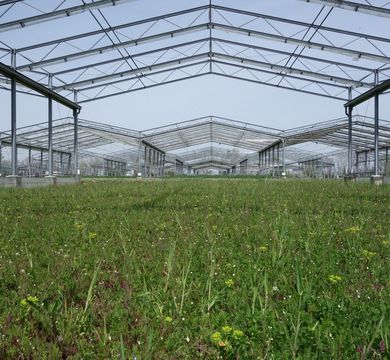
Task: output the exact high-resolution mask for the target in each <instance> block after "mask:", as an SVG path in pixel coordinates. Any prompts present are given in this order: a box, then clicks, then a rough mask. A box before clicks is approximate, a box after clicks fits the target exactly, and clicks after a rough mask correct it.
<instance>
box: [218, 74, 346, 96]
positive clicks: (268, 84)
mask: <svg viewBox="0 0 390 360" xmlns="http://www.w3.org/2000/svg"><path fill="white" fill-rule="evenodd" d="M214 75H217V76H222V77H226V78H229V79H235V80H241V81H247V82H251V83H255V84H261V85H267V86H272V87H276V88H279V89H285V90H290V91H298V92H301V93H304V94H310V95H316V96H322V97H326V98H328V99H334V100H341V101H345V100H346V98H345V97H344V98H343V97H339V96H334V95H328V94H325V93H319V92H314V91H308V90H302V89H294V88H291V87H287V86H283V85H276V84H270V83H266V82H264V81H260V80H254V79H248V78H243V77H239V76H233V75H227V74H220V73H214Z"/></svg>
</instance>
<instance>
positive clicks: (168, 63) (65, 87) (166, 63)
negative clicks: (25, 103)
mask: <svg viewBox="0 0 390 360" xmlns="http://www.w3.org/2000/svg"><path fill="white" fill-rule="evenodd" d="M207 57H208V53H203V54H198V55H193V56H186V57H182V58H178V59H175V60H169V61H164V62H161V63H157V64H154V65H148V66H143V67H139V68H137V69H132V70H126V71H121V72H118V73H115V74H109V75H103V76H99V77H95V78H91V79H88V80H81V81H75V82H73V83H70V84H66V85H62V86H56V87H53V89H54V90H71V89H75V88H78V87H81V86H84V85H88V84H96V83H102V82H105V81H109V80H113V79H118V78H123V77H125V76H130V75H133V74H139V73H144V72H147V71H152V70H154V69H160V68H166V67H169V66H172V65H177V64H183V63H188V62H190V61H196V60H199V59H203V58H207ZM172 70H173V69H172Z"/></svg>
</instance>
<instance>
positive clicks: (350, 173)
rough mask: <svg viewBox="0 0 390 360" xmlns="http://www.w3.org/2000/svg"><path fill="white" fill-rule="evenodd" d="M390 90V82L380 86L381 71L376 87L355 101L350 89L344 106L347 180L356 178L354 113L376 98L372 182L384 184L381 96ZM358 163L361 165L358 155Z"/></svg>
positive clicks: (375, 72)
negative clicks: (380, 159)
mask: <svg viewBox="0 0 390 360" xmlns="http://www.w3.org/2000/svg"><path fill="white" fill-rule="evenodd" d="M389 88H390V80H387V81H384V82H382V83H381V84H379V71H378V70H375V71H374V87H373V88H372V89H370V90H368V91H367V92H365V93H363V94H361V95H359V96H358V97H356V98H355V99H352V88H349V92H348V102H347V103H346V104H345V105H344V106H345V111H346V114H347V116H348V164H347V177H346V179H353V178H354V177H355V174H354V169H353V159H352V155H353V138H352V137H353V134H352V131H353V124H352V113H353V109H354V107H355V106H357V105H359V104H362V103H363V102H365V101H367V100H369V99H371V98H374V139H373V140H374V169H373V170H374V175H373V177H372V182H374V183H377V184H380V183H382V180H383V179H382V177H381V174H380V169H379V95H380V94H381V93H383V92H384V91H386V90H388V89H389ZM367 156H368V154H367V153H366V154H365V169H366V170H367ZM387 158H388V150H387V149H386V168H387ZM356 163H357V164H359V159H358V155H357V160H356Z"/></svg>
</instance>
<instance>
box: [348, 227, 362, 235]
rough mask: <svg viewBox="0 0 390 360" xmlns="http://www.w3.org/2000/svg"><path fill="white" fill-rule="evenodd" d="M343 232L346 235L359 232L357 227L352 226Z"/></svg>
mask: <svg viewBox="0 0 390 360" xmlns="http://www.w3.org/2000/svg"><path fill="white" fill-rule="evenodd" d="M344 231H345V232H346V233H349V234H356V233H358V232H359V231H360V228H359V227H357V226H352V227H350V228H348V229H345V230H344Z"/></svg>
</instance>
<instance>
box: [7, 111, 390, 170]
mask: <svg viewBox="0 0 390 360" xmlns="http://www.w3.org/2000/svg"><path fill="white" fill-rule="evenodd" d="M352 124H353V127H352V129H353V134H352V135H353V138H354V153H355V169H354V171H356V169H358V168H359V166H358V164H359V154H365V156H366V158H367V157H369V160H367V161H368V163H370V162H371V158H372V156H371V154H372V153H373V152H374V145H373V142H372V137H373V135H374V131H375V119H374V118H371V117H365V116H357V115H355V116H354V117H353V121H352ZM379 129H380V136H379V137H378V149H379V154H380V156H382V158H383V159H382V160H383V161H385V162H386V164H387V163H388V152H389V149H390V122H389V121H385V120H380V121H379ZM17 133H18V135H17V139H16V142H17V144H18V147H21V148H25V149H28V150H29V151H30V152H31V151H32V150H34V151H37V152H38V153H40V162H41V165H40V167H42V159H43V158H42V156H43V155H42V154H43V153H44V154H46V153H47V152H48V151H47V149H48V129H47V124H46V123H41V124H37V125H34V126H29V127H25V128H20V129H18V131H17ZM72 134H73V119H72V118H64V119H58V120H54V121H53V125H52V149H53V150H52V151H53V153H56V154H63V155H66V156H69V159H70V158H71V156H72V149H74V139H73V138H72ZM348 138H349V119H348V117H344V118H340V119H335V120H331V121H326V122H322V123H317V124H314V125H308V126H302V127H297V128H292V129H288V130H280V129H274V128H269V127H264V126H259V125H255V124H250V123H245V122H241V121H236V120H231V119H226V118H222V117H217V116H208V117H203V118H197V119H192V120H188V121H183V122H179V123H175V124H170V125H166V126H160V127H156V128H152V129H147V130H144V131H136V130H130V129H126V128H123V127H117V126H110V125H107V124H102V123H97V122H93V121H88V120H84V119H79V120H78V139H77V141H78V148H79V155H80V157H82V158H92V157H94V158H100V159H104V161H106V162H111V163H112V164H116V163H125V164H127V166H126V169H127V168H131V169H132V170H134V171H136V172H141V173H142V174H143V175H144V176H147V177H149V176H162V175H163V173H164V168H165V166H166V165H168V164H171V165H172V166H174V165H175V164H176V163H180V164H181V165H180V166H182V167H184V168H187V172H188V173H189V174H191V173H194V172H195V171H196V170H198V169H203V168H207V167H214V168H218V169H223V170H225V171H228V172H229V173H233V172H234V169H238V168H239V164H240V163H243V162H245V166H246V169H248V166H249V167H250V168H251V172H252V173H253V172H254V173H269V172H273V173H275V172H276V173H277V174H280V173H281V172H285V171H286V168H291V166H293V165H294V164H299V163H301V164H303V163H310V162H311V161H313V160H315V159H319V158H321V159H322V160H321V161H322V162H323V163H326V164H329V163H330V160H329V154H325V155H324V154H320V153H317V152H314V151H304V150H302V149H298V148H296V146H297V145H300V144H306V143H313V142H315V143H317V144H322V145H326V146H329V147H330V148H331V149H332V152H333V153H334V152H335V150H334V149H338V150H337V151H336V153H343V149H345V144H346V143H347V142H348ZM11 143H12V132H11V131H7V132H4V133H2V134H1V135H0V144H1V146H2V147H3V148H4V147H5V146H10V145H11ZM110 144H121V145H122V149H121V150H117V151H109V150H108V148H107V147H106V145H110ZM1 146H0V148H1ZM38 155H39V154H38ZM326 155H328V156H326ZM46 156H47V155H44V158H45V159H46ZM61 156H62V155H61ZM61 159H62V157H61ZM367 159H368V158H367ZM69 161H70V160H69ZM367 161H366V162H367ZM61 162H62V160H61ZM111 167H112V166H108V165H107V166H106V168H108V169H109V168H111ZM241 167H242V166H241ZM61 168H62V166H61ZM248 171H249V170H245V172H248ZM365 172H366V173H367V172H368V171H367V164H366V169H365Z"/></svg>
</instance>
